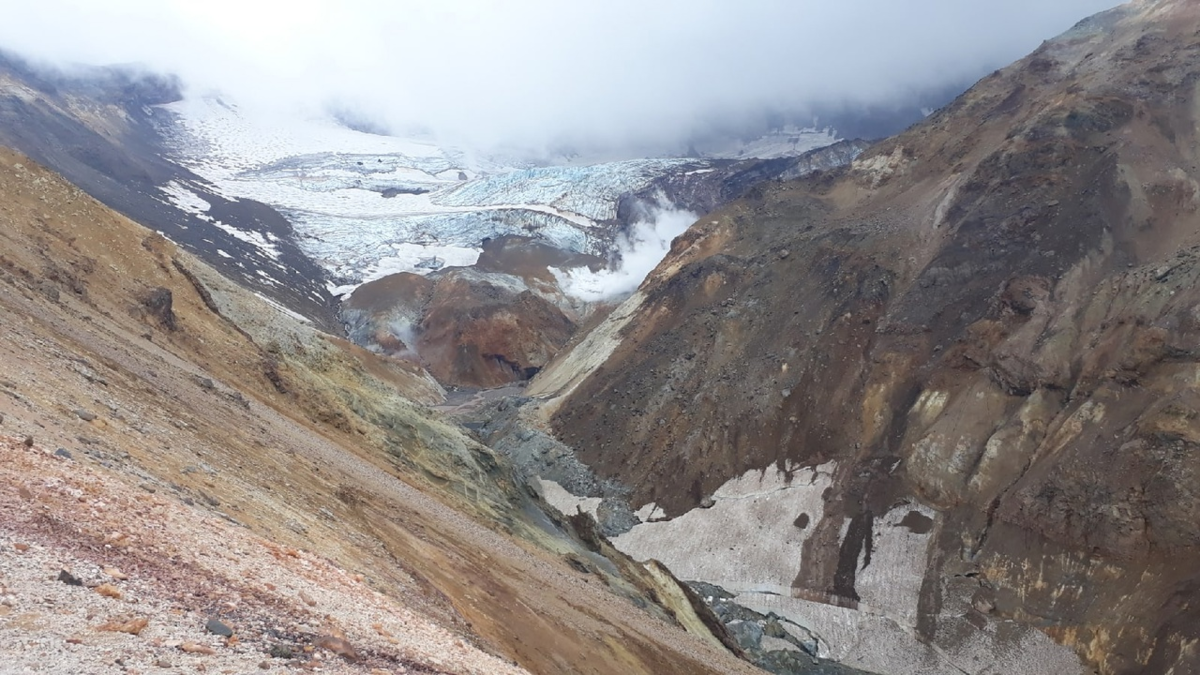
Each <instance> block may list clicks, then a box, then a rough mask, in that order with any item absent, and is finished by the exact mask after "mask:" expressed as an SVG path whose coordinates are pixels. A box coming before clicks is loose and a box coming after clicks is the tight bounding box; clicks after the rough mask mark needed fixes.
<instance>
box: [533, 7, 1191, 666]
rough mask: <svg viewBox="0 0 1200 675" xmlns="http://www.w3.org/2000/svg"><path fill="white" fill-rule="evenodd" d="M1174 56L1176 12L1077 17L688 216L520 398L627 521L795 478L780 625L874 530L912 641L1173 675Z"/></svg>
mask: <svg viewBox="0 0 1200 675" xmlns="http://www.w3.org/2000/svg"><path fill="white" fill-rule="evenodd" d="M1198 36H1200V6H1197V5H1195V4H1194V3H1190V2H1180V1H1161V2H1149V1H1147V2H1135V3H1132V4H1131V5H1126V6H1123V7H1121V8H1118V9H1116V10H1113V11H1111V12H1108V13H1105V14H1101V15H1098V16H1097V17H1095V18H1093V19H1090V20H1088V21H1085V22H1083V23H1081V24H1080V25H1079V26H1077V27H1076V28H1074V29H1073V30H1071V31H1070V32H1068V33H1066V34H1065V35H1063V36H1061V37H1060V38H1058V39H1056V40H1053V41H1051V42H1047V43H1045V44H1044V45H1043V46H1042V47H1040V48H1039V49H1038V50H1037V51H1036V52H1034V53H1033V54H1032V55H1030V56H1029V57H1027V58H1026V59H1024V60H1022V61H1020V62H1018V63H1017V64H1015V65H1013V66H1011V67H1009V68H1007V69H1005V70H1003V71H999V72H997V73H995V74H993V75H992V76H990V77H988V78H986V79H984V80H983V81H981V82H980V83H979V84H978V85H976V86H975V87H974V88H973V89H971V90H970V91H969V92H968V93H967V94H965V95H964V96H962V97H961V98H960V99H958V100H957V101H956V102H954V103H953V104H952V105H950V106H948V107H947V108H945V109H943V110H941V111H939V112H938V113H936V114H934V115H933V116H931V117H930V118H929V119H927V120H926V121H925V122H924V123H922V124H920V125H918V126H916V127H914V128H913V129H911V130H909V131H908V132H906V133H904V134H902V135H900V136H898V137H896V138H893V139H891V140H889V141H886V142H883V143H881V144H879V145H877V146H876V147H874V148H872V149H871V150H868V151H867V152H866V153H864V154H863V156H862V157H860V158H859V159H858V160H857V161H856V162H855V163H854V164H853V166H852V167H850V168H849V169H847V170H841V171H834V172H828V173H824V174H821V175H817V176H813V177H809V178H805V179H801V180H798V181H794V182H789V183H784V184H774V185H770V186H768V187H764V188H762V189H760V190H758V191H757V193H756V194H752V195H750V196H749V198H747V199H744V200H743V201H741V202H739V203H737V204H735V205H733V206H731V207H729V208H726V209H724V210H722V211H718V212H716V213H714V214H712V215H711V216H707V217H705V218H703V219H702V220H701V221H700V222H699V223H697V224H696V225H695V226H693V228H692V229H691V230H690V231H689V232H688V233H686V234H685V235H683V236H681V237H679V238H678V239H677V240H676V241H675V243H674V245H673V248H672V252H671V254H670V255H669V256H668V258H667V260H666V261H664V263H663V264H662V265H661V266H660V267H659V268H658V270H656V272H655V273H654V274H653V275H652V276H651V278H650V279H649V280H648V281H647V282H646V283H645V284H644V285H643V287H642V289H641V290H640V291H639V292H638V293H637V294H635V296H634V297H633V298H631V299H630V300H629V301H627V302H626V303H625V304H624V305H622V306H621V307H619V308H617V309H616V310H615V311H614V312H613V313H612V315H611V316H610V317H609V319H607V320H606V321H605V322H604V323H602V324H601V325H600V326H598V327H597V328H596V329H594V330H593V332H592V333H591V334H590V335H588V336H586V337H585V338H583V339H582V340H581V341H580V345H579V346H578V347H577V348H575V349H574V350H572V351H571V352H570V353H568V354H565V355H563V356H562V357H560V358H559V359H557V360H556V361H555V362H554V363H553V364H551V366H550V367H549V368H548V369H547V370H546V371H545V372H544V373H543V374H542V375H540V376H539V379H538V380H537V381H535V384H534V386H533V388H532V389H531V391H532V392H533V393H534V394H537V395H542V396H546V397H549V398H550V401H549V402H548V403H547V404H546V406H545V410H546V411H547V412H549V413H551V414H552V417H551V422H552V425H553V427H554V429H555V431H556V432H557V434H558V435H559V437H560V438H562V439H563V440H564V441H565V442H567V443H568V444H570V445H572V446H573V447H574V448H575V449H576V450H577V451H578V453H579V455H580V457H581V459H583V460H584V462H585V463H587V464H588V465H589V466H591V467H592V468H593V469H594V470H596V471H597V472H598V473H599V474H600V475H601V476H602V477H606V478H617V479H619V480H621V481H622V482H624V483H625V484H627V485H628V486H630V487H631V488H632V489H633V492H634V498H633V502H634V503H633V506H634V507H635V508H636V507H639V506H642V505H647V504H650V503H654V504H655V505H656V507H657V508H659V509H661V510H663V511H664V512H665V514H666V515H668V516H679V515H681V514H683V513H685V512H688V511H689V510H691V509H693V508H695V507H697V506H699V505H701V503H702V501H708V500H707V499H706V498H709V497H711V496H712V495H713V494H714V493H716V492H717V491H718V489H719V488H721V487H722V486H723V485H726V484H727V483H729V482H730V481H731V480H733V479H735V478H739V477H742V476H743V475H745V474H746V473H747V472H749V471H766V472H768V473H774V472H775V471H776V470H779V471H783V472H785V473H784V476H783V479H784V483H785V484H789V482H790V481H791V479H793V478H794V477H796V476H804V475H807V473H805V472H807V471H808V470H809V469H808V468H807V467H823V468H822V475H824V473H825V472H827V473H828V481H829V484H828V487H827V488H826V489H824V490H822V492H821V500H820V506H819V508H817V509H812V510H811V512H806V513H805V514H793V515H794V516H796V522H795V527H796V528H800V529H803V530H804V534H803V537H802V539H803V541H802V545H799V549H798V550H799V555H795V554H794V553H786V552H785V553H784V554H783V555H794V557H791V558H788V559H787V560H785V561H783V562H784V564H785V565H786V566H787V567H788V568H789V569H790V570H792V574H793V575H794V577H793V580H792V581H791V582H790V589H787V590H789V592H790V595H791V596H792V597H795V598H802V599H806V600H810V601H815V602H819V603H824V604H826V605H833V606H837V607H841V608H854V607H856V606H858V605H859V604H860V603H864V602H867V599H865V598H864V595H866V593H865V591H864V590H863V584H864V583H865V582H864V578H866V577H868V576H870V575H873V574H875V573H877V572H879V570H880V566H881V565H886V564H888V558H887V555H888V552H889V550H891V549H888V548H887V546H888V544H887V541H886V540H888V537H890V536H891V535H890V534H889V533H890V532H892V529H893V526H898V524H901V522H900V517H899V516H896V517H895V518H894V519H893V518H892V516H891V515H890V514H894V513H899V514H900V515H903V512H899V511H897V509H903V511H904V512H907V511H912V512H913V513H917V516H918V517H917V518H915V519H911V520H910V521H909V522H908V523H907V527H908V529H909V530H910V531H914V532H915V531H916V530H921V533H920V534H921V536H922V537H926V539H923V540H922V541H923V542H925V543H923V544H921V546H918V547H917V548H915V549H905V550H908V551H909V554H906V555H908V558H906V559H908V560H916V561H917V564H918V569H917V571H916V574H917V577H916V582H915V584H914V586H913V588H912V593H911V596H912V597H910V598H909V599H908V600H903V601H900V600H897V602H898V603H900V604H904V607H905V609H904V611H895V612H894V615H895V616H896V617H897V622H898V623H899V624H901V625H907V627H909V628H911V629H913V630H914V631H916V633H917V635H919V636H920V637H921V638H922V639H923V640H924V641H926V642H931V643H933V644H936V645H937V646H938V647H939V648H943V649H946V648H950V649H951V650H952V648H953V647H954V646H955V645H961V644H962V643H963V642H964V641H966V640H967V639H968V637H969V635H968V634H969V633H970V631H971V630H972V628H971V626H972V625H974V626H975V628H976V629H977V630H979V631H981V632H982V631H985V630H993V629H992V628H986V627H987V626H995V625H1010V624H1008V623H1007V622H1008V620H1015V621H1016V622H1018V624H1023V625H1026V626H1032V627H1036V628H1038V629H1041V630H1043V631H1045V632H1046V633H1048V634H1049V635H1050V636H1052V637H1053V638H1055V639H1056V640H1059V641H1061V642H1064V643H1066V644H1068V645H1070V646H1072V647H1074V648H1075V649H1076V651H1077V652H1078V654H1079V655H1080V656H1081V657H1082V658H1083V659H1084V660H1085V661H1086V662H1087V663H1089V664H1092V665H1094V666H1095V667H1098V668H1099V669H1100V670H1101V671H1102V672H1105V673H1135V672H1137V673H1140V672H1168V671H1170V669H1171V668H1175V669H1176V670H1175V671H1174V672H1191V670H1192V669H1196V668H1200V653H1198V652H1197V651H1196V645H1197V644H1198V641H1200V608H1198V607H1197V605H1196V589H1197V584H1200V576H1198V572H1197V567H1196V565H1195V563H1196V561H1197V560H1200V533H1198V532H1200V531H1198V530H1197V527H1196V523H1198V522H1200V487H1198V486H1200V481H1198V472H1200V445H1198V444H1200V422H1198V421H1197V420H1200V290H1198V289H1197V286H1196V281H1197V277H1200V213H1198V211H1197V210H1198V208H1200V183H1198V182H1197V181H1198V179H1200V168H1198V157H1197V151H1196V148H1197V147H1200V138H1198V132H1197V125H1198V124H1200V90H1198V88H1197V77H1196V73H1197V72H1200V37H1198ZM763 475H764V476H765V475H767V474H763ZM815 475H816V474H815V473H814V476H815ZM806 480H807V479H806ZM814 480H815V479H814ZM717 503H718V505H719V504H720V502H719V501H718V502H717ZM706 505H711V501H708V503H707V504H706ZM926 509H928V511H925V510H926ZM652 510H653V509H649V510H648V511H647V512H649V511H652ZM926 513H927V514H928V515H926ZM802 515H803V516H807V518H804V519H803V525H801V518H800V516H802ZM893 520H894V521H895V522H893ZM926 521H928V522H927V523H926ZM914 527H915V528H916V529H913V528H914ZM635 532H636V530H635ZM784 534H786V533H781V534H779V535H778V536H784ZM899 545H900V544H897V546H899ZM905 545H906V546H907V544H905ZM789 550H790V549H789ZM897 550H898V549H897ZM912 551H915V553H913V552H912ZM668 562H669V561H668ZM676 571H677V572H678V570H676ZM685 576H686V575H685ZM878 597H880V596H878V595H877V594H872V595H871V598H878ZM880 602H883V604H884V605H885V606H884V607H882V608H875V609H880V611H881V612H882V613H884V614H888V612H889V611H890V610H889V607H887V606H886V605H887V602H888V601H887V600H886V599H885V600H881V601H880ZM905 603H907V604H905ZM951 615H954V616H951Z"/></svg>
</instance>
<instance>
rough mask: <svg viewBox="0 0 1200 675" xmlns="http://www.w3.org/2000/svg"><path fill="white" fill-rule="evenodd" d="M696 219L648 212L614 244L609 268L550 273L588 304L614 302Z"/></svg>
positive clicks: (628, 291)
mask: <svg viewBox="0 0 1200 675" xmlns="http://www.w3.org/2000/svg"><path fill="white" fill-rule="evenodd" d="M698 217H699V216H697V215H696V214H694V213H692V212H690V211H681V210H678V209H673V208H668V207H662V206H660V207H656V208H653V209H651V210H650V214H649V218H648V219H646V220H642V221H638V222H636V223H634V224H633V226H632V227H631V228H630V229H629V232H627V233H626V234H623V235H622V236H621V237H620V238H619V239H618V240H617V242H616V244H617V262H616V265H615V267H613V268H612V269H606V270H600V271H599V272H593V271H591V270H589V269H588V268H586V267H581V268H577V269H570V270H560V269H557V268H554V267H551V268H550V272H551V273H553V274H554V278H555V279H557V280H558V285H559V286H560V287H561V288H562V289H563V292H564V293H566V294H567V295H570V296H572V297H575V298H578V299H580V300H586V301H588V302H597V301H600V300H615V299H618V298H623V297H625V296H628V295H629V294H631V293H633V292H634V291H635V290H637V287H638V286H639V285H641V283H642V281H643V280H645V278H646V275H648V274H650V272H652V271H653V270H654V268H655V266H657V265H658V263H660V262H662V259H663V258H664V257H666V255H667V252H668V251H670V250H671V240H672V239H674V238H675V237H678V236H679V235H681V234H683V233H684V231H686V230H687V229H688V228H689V227H691V225H692V223H694V222H696V219H697V218H698Z"/></svg>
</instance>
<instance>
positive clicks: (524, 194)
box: [161, 97, 836, 293]
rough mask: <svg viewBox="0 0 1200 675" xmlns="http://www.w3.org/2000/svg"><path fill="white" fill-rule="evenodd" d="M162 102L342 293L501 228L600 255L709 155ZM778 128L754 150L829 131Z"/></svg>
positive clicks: (187, 152) (186, 141)
mask: <svg viewBox="0 0 1200 675" xmlns="http://www.w3.org/2000/svg"><path fill="white" fill-rule="evenodd" d="M161 109H163V110H166V111H167V112H168V113H170V114H169V116H168V117H170V119H171V122H170V123H169V124H167V125H165V128H164V129H163V131H164V133H165V135H166V137H167V138H168V141H169V143H170V145H171V146H172V148H173V150H174V152H175V153H176V154H177V159H179V160H180V161H181V163H183V164H184V165H185V166H187V167H188V168H189V169H191V170H192V171H194V172H196V173H197V174H199V175H200V176H202V177H203V178H204V179H206V180H207V181H209V182H211V183H212V189H214V191H215V192H216V193H217V194H220V195H221V196H224V197H227V198H230V199H234V198H240V199H252V200H255V201H259V202H262V203H265V204H268V205H270V206H271V207H273V208H275V209H276V210H277V211H279V212H280V213H282V214H283V215H284V216H285V217H286V218H287V219H288V220H289V221H290V222H291V224H292V227H293V228H294V230H295V233H296V237H297V242H298V243H299V245H300V247H301V248H302V249H303V250H304V252H305V253H306V254H307V255H308V256H310V257H311V258H313V259H314V260H316V261H317V262H318V263H319V264H320V265H322V266H323V267H324V268H325V269H326V270H327V271H328V272H329V273H330V275H331V277H332V279H333V280H334V282H335V284H334V286H333V287H334V288H336V290H337V292H339V293H347V292H350V291H352V290H353V288H355V287H356V286H357V285H359V284H362V283H365V282H367V281H371V280H374V279H378V278H380V277H383V276H386V275H388V274H393V273H396V272H413V273H416V274H425V273H428V272H430V271H431V270H433V269H437V268H439V267H441V266H445V265H470V264H473V263H474V262H475V261H476V260H477V259H478V256H479V252H480V247H481V245H482V242H483V241H484V240H485V239H487V238H489V237H497V236H503V235H522V236H530V237H535V238H538V239H541V240H543V241H545V242H546V243H548V244H551V245H553V246H555V247H557V248H561V249H564V250H568V251H573V252H577V253H589V254H594V255H600V256H608V255H610V254H612V253H613V252H614V251H615V247H617V246H619V244H620V242H619V241H618V240H617V233H615V232H613V231H612V225H613V224H614V223H615V221H616V219H617V208H618V203H619V200H620V198H621V197H622V196H623V195H627V194H630V193H633V192H637V191H640V190H642V189H644V188H646V187H647V186H649V185H650V183H651V182H652V181H654V180H656V179H657V178H659V177H661V176H663V175H665V174H667V173H670V172H673V171H679V172H684V171H686V172H705V171H711V170H712V169H711V168H709V167H710V165H711V162H710V161H709V160H698V159H634V160H626V161H615V162H607V163H603V164H595V165H591V166H538V167H534V166H515V165H513V162H512V160H508V161H507V163H505V162H502V161H499V160H495V159H491V158H488V157H483V156H478V155H474V154H471V153H468V152H466V151H463V150H460V149H457V148H452V147H443V146H440V145H438V144H436V143H434V142H432V141H430V140H425V139H412V138H398V137H393V136H381V135H375V134H369V133H364V132H360V131H355V130H352V129H349V128H346V127H344V126H341V125H339V124H338V123H336V122H335V121H333V120H332V119H328V118H320V117H314V118H301V117H292V118H290V119H279V118H278V117H272V118H270V119H266V118H259V117H256V116H254V115H252V114H249V113H245V112H243V111H241V110H239V108H238V107H237V106H235V105H231V104H229V103H226V102H224V101H222V100H220V99H218V98H213V97H206V98H191V99H187V100H184V101H180V102H177V103H172V104H168V105H165V106H161ZM785 131H786V132H787V133H784V134H783V135H781V136H772V137H767V138H764V139H762V143H760V145H762V147H760V148H754V149H757V150H759V151H762V152H764V153H765V154H769V155H771V156H775V155H777V154H778V153H781V152H789V151H790V152H803V151H806V150H809V149H812V148H814V147H820V145H827V144H829V143H832V142H833V141H834V140H836V137H835V136H834V135H833V134H832V133H831V132H828V131H825V132H818V131H815V130H785ZM749 148H751V146H747V145H745V144H742V145H741V146H739V147H736V148H733V151H736V154H738V155H741V156H743V157H750V156H754V155H751V154H746V152H747V149H749ZM731 154H732V151H731ZM206 187H207V186H206ZM162 189H163V192H164V195H165V196H166V198H167V199H169V200H170V201H171V202H172V203H174V204H176V205H177V206H179V207H181V208H183V209H184V210H187V211H189V212H192V213H195V214H197V215H203V214H205V213H206V212H207V211H208V204H207V202H205V201H204V200H203V199H202V198H201V197H199V196H198V195H196V194H195V193H194V192H193V191H192V190H189V188H188V186H187V185H182V184H179V183H178V182H172V183H171V184H169V185H167V186H164V187H163V188H162ZM206 219H208V220H211V218H206ZM219 225H220V226H222V228H223V229H226V230H227V231H230V234H233V235H234V236H239V233H238V232H235V231H231V230H233V229H234V228H231V227H230V226H228V225H226V224H225V223H219ZM243 234H244V236H239V238H240V239H243V240H244V241H248V242H250V243H253V244H255V245H256V246H258V247H259V248H260V249H262V250H263V252H264V254H265V255H268V256H269V257H277V255H278V254H277V253H276V252H275V251H274V247H273V245H272V242H270V241H266V240H263V241H258V240H257V239H255V240H254V241H251V239H252V238H258V239H261V238H262V237H261V235H258V234H257V233H243ZM273 254H274V255H273Z"/></svg>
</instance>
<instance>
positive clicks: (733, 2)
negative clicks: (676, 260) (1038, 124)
mask: <svg viewBox="0 0 1200 675" xmlns="http://www.w3.org/2000/svg"><path fill="white" fill-rule="evenodd" d="M1115 4H1117V2H1116V1H1115V0H507V1H504V2H501V1H499V0H497V1H487V0H421V1H417V0H358V1H355V0H341V1H337V0H287V1H278V2H266V1H261V0H191V1H184V0H102V1H97V0H36V1H31V0H0V12H2V13H0V16H3V20H2V21H0V48H6V49H10V50H12V51H16V52H17V53H19V54H22V55H25V56H27V57H33V58H37V59H45V60H51V61H54V62H57V63H66V62H80V63H88V64H102V63H121V62H138V63H143V64H145V65H147V66H148V67H150V68H152V69H155V70H163V71H171V72H175V73H177V74H179V75H180V76H181V77H183V78H184V80H185V82H186V83H187V84H188V85H189V88H190V91H192V92H202V91H205V90H210V89H221V90H223V91H224V92H226V93H227V94H229V95H230V96H231V97H233V98H234V99H236V100H239V101H240V102H242V103H243V104H245V105H251V106H256V107H263V106H278V107H283V108H297V107H302V108H306V109H310V110H317V109H321V108H323V107H325V106H328V105H329V104H331V103H334V102H336V103H338V104H340V105H343V106H347V107H354V108H356V109H359V110H362V111H364V112H366V113H367V114H369V115H371V116H372V117H374V118H376V119H378V120H380V121H381V122H384V123H386V124H388V125H389V126H391V127H392V128H393V129H396V128H403V127H404V126H405V125H407V124H422V125H425V126H427V127H430V128H432V129H434V130H437V131H439V132H440V133H443V134H446V135H458V136H463V135H466V136H468V137H471V138H474V139H475V140H476V141H478V142H495V141H500V140H505V141H513V142H516V143H524V142H531V143H538V142H542V143H544V142H547V141H550V140H553V139H556V138H559V137H563V136H566V137H577V136H586V137H589V138H594V139H598V140H602V141H617V140H630V139H633V140H646V139H653V138H666V137H683V136H686V135H687V134H688V133H690V130H692V129H694V128H695V127H696V126H697V125H698V124H700V123H701V121H702V120H711V119H712V118H714V117H716V118H728V119H738V118H739V117H741V116H753V115H754V114H757V113H759V112H761V111H762V110H767V109H772V110H790V109H796V108H801V107H805V106H807V105H811V104H820V103H825V104H830V103H835V104H836V103H842V102H845V103H849V104H878V103H888V102H891V101H895V100H898V99H903V98H904V97H906V96H909V95H911V94H912V92H915V91H921V90H928V89H930V88H936V87H938V86H941V85H945V84H947V83H958V82H964V83H966V82H970V81H973V80H974V79H977V78H978V77H979V76H981V75H983V74H985V73H986V72H988V71H990V70H991V69H994V68H996V67H999V66H1002V65H1005V64H1007V63H1009V62H1011V61H1013V60H1015V59H1017V58H1020V57H1021V56H1023V55H1025V54H1026V53H1028V52H1029V51H1031V50H1032V49H1034V48H1035V47H1037V45H1038V44H1039V43H1040V42H1041V41H1042V40H1044V39H1047V38H1050V37H1052V36H1054V35H1056V34H1058V33H1060V32H1062V31H1064V30H1066V29H1067V28H1069V27H1070V26H1071V25H1072V24H1074V23H1075V22H1077V21H1078V20H1080V19H1082V18H1084V17H1085V16H1088V15H1090V14H1092V13H1095V12H1097V11H1099V10H1102V9H1106V8H1108V7H1111V6H1114V5H1115Z"/></svg>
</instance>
